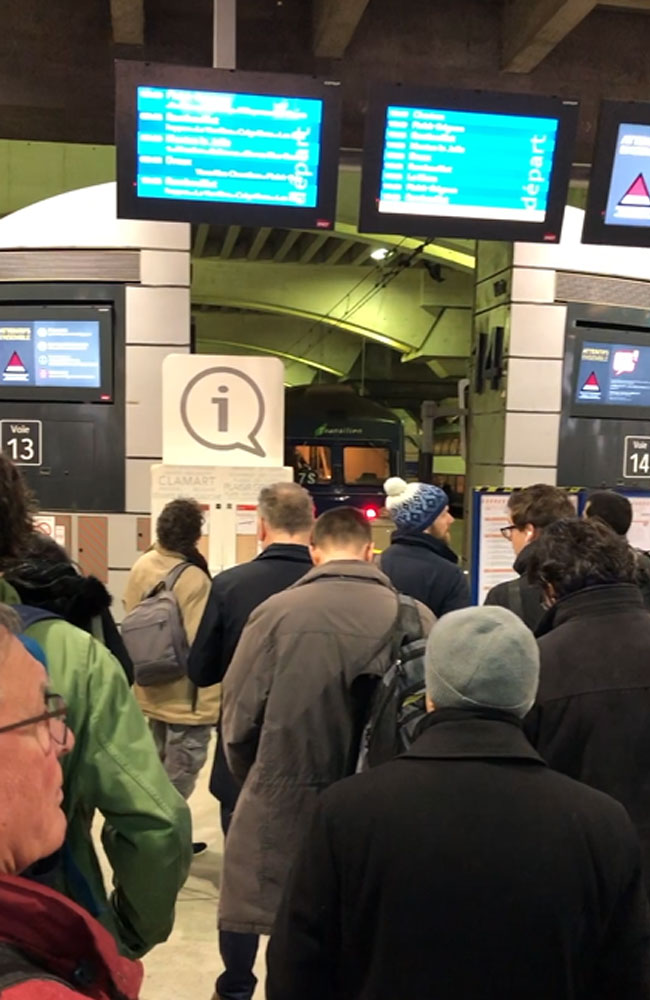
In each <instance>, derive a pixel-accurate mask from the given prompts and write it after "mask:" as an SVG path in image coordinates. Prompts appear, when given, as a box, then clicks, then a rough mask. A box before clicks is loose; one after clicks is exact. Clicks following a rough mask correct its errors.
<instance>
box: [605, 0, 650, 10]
mask: <svg viewBox="0 0 650 1000" xmlns="http://www.w3.org/2000/svg"><path fill="white" fill-rule="evenodd" d="M598 6H599V7H620V8H622V9H623V10H630V11H634V10H647V11H650V0H600V2H599V4H598Z"/></svg>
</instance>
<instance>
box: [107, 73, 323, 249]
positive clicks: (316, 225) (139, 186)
mask: <svg viewBox="0 0 650 1000" xmlns="http://www.w3.org/2000/svg"><path fill="white" fill-rule="evenodd" d="M115 75H116V95H115V101H116V106H115V131H116V150H117V214H118V217H119V218H121V219H151V220H161V221H162V220H168V221H170V222H174V221H176V222H191V223H195V224H197V225H201V224H206V225H215V226H220V225H227V226H241V227H243V226H246V227H248V226H250V227H251V228H253V227H270V228H287V229H333V228H334V222H335V218H336V190H337V184H338V163H339V136H340V120H341V93H340V89H341V88H340V86H339V84H338V82H337V81H336V80H331V79H324V78H321V77H315V76H300V75H293V74H289V73H249V72H242V71H240V70H225V69H212V68H209V67H206V66H175V65H173V66H167V65H163V64H162V63H148V62H147V63H141V62H135V61H134V60H118V61H117V63H116V74H115ZM216 235H217V236H218V235H219V234H216Z"/></svg>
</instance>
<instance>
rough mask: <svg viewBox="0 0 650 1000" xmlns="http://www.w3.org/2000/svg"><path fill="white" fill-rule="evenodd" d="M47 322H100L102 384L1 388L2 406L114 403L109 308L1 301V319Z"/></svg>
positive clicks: (111, 319) (111, 315) (100, 370)
mask: <svg viewBox="0 0 650 1000" xmlns="http://www.w3.org/2000/svg"><path fill="white" fill-rule="evenodd" d="M4 319H6V320H24V321H25V322H39V321H41V322H47V321H48V320H68V321H70V322H72V321H73V320H77V319H79V320H94V321H97V322H99V374H100V385H99V386H98V387H97V388H95V387H93V386H52V387H48V386H42V385H24V386H20V385H0V403H3V402H18V401H20V400H22V401H31V402H34V403H56V402H58V403H102V404H107V403H108V404H110V403H112V402H113V312H112V308H111V306H110V305H108V304H106V305H102V304H97V305H79V304H78V303H76V302H71V303H70V304H69V305H67V304H61V303H57V304H56V305H49V304H44V303H40V302H24V303H22V304H21V303H17V302H15V301H14V302H11V303H7V305H4V303H2V302H0V323H1V322H2V320H4Z"/></svg>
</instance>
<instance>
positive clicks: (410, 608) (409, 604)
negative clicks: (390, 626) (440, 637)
mask: <svg viewBox="0 0 650 1000" xmlns="http://www.w3.org/2000/svg"><path fill="white" fill-rule="evenodd" d="M398 600H399V609H398V611H397V619H396V622H395V626H396V629H397V632H398V634H399V635H400V645H401V643H403V642H405V641H406V642H415V640H416V639H423V638H424V634H423V632H422V621H421V619H420V613H419V611H418V606H417V603H416V602H415V601H414V599H413V598H412V597H407V596H406V594H398Z"/></svg>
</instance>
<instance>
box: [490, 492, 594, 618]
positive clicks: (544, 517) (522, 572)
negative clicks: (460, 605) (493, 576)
mask: <svg viewBox="0 0 650 1000" xmlns="http://www.w3.org/2000/svg"><path fill="white" fill-rule="evenodd" d="M508 512H509V514H510V524H504V526H503V527H502V528H501V534H502V535H503V536H504V538H507V539H508V541H509V542H510V544H511V545H512V549H513V552H514V554H515V561H514V564H513V567H512V568H513V569H514V571H515V573H517V574H518V576H517V577H516V578H515V579H513V580H508V581H507V582H505V583H498V584H497V585H496V586H495V587H492V590H491V591H490V592H489V593H488V595H487V597H486V598H485V604H495V605H498V606H499V607H502V608H508V610H510V611H512V612H513V614H515V615H517V617H518V618H521V620H522V621H523V622H524V623H525V624H526V625H527V626H528V628H529V629H531V630H532V631H533V632H534V631H535V629H536V628H537V626H538V625H539V623H540V621H541V620H542V616H543V614H544V594H543V592H542V588H541V587H540V585H539V583H537V582H531V581H530V580H529V579H528V567H529V565H530V563H531V560H532V558H533V554H534V552H535V545H536V541H537V539H538V538H539V536H540V533H541V531H542V530H543V529H544V528H546V527H547V526H548V525H549V524H553V523H554V522H555V521H559V520H560V518H563V517H572V516H575V513H576V510H575V507H574V506H573V504H572V503H571V500H570V499H569V494H568V493H567V491H566V490H562V489H560V488H559V487H558V486H549V485H547V484H546V483H536V484H535V485H534V486H526V487H525V489H523V490H516V491H515V492H514V493H512V494H511V495H510V497H509V499H508Z"/></svg>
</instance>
